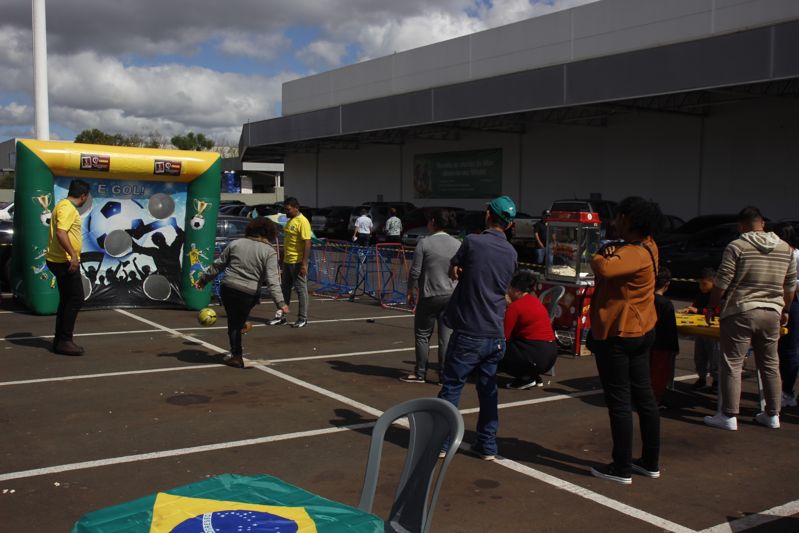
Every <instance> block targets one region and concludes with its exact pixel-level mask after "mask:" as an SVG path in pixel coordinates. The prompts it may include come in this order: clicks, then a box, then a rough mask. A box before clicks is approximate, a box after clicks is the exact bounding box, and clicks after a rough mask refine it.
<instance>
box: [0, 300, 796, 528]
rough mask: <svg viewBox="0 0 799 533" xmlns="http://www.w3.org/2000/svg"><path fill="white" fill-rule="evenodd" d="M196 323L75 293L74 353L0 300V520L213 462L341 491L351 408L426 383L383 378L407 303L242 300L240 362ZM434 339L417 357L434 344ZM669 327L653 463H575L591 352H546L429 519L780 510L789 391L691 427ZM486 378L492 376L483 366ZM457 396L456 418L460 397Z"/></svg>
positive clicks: (736, 524)
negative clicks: (279, 312) (291, 317)
mask: <svg viewBox="0 0 799 533" xmlns="http://www.w3.org/2000/svg"><path fill="white" fill-rule="evenodd" d="M217 309H218V311H219V313H220V320H219V322H218V323H217V325H216V326H214V327H212V328H202V327H200V326H198V324H197V322H196V314H195V313H193V312H189V311H176V310H143V309H133V310H106V311H86V312H83V313H81V315H80V317H79V319H78V326H77V331H78V332H79V334H80V336H79V337H78V338H77V339H76V341H77V342H78V343H79V344H82V345H83V346H84V347H85V348H86V354H85V355H84V356H83V357H62V356H57V355H54V354H53V353H52V352H50V351H49V344H50V342H49V339H48V338H47V336H48V335H50V334H51V330H52V325H53V318H52V317H39V316H32V315H29V314H26V313H24V312H22V311H21V310H20V309H19V308H18V307H17V305H16V304H15V302H13V301H11V300H10V299H9V298H8V297H6V300H5V302H4V303H3V304H2V305H0V353H2V359H1V360H0V428H2V435H3V437H2V439H0V457H1V458H2V461H1V462H0V465H2V466H0V516H2V521H3V525H2V527H1V528H0V529H1V530H2V531H8V532H29V531H30V532H39V531H42V532H43V531H53V532H55V531H68V530H69V529H70V527H71V526H72V524H73V523H74V522H75V521H76V520H77V519H78V518H79V517H80V516H81V515H83V514H84V513H87V512H90V511H92V510H96V509H99V508H103V507H107V506H111V505H115V504H118V503H122V502H125V501H129V500H132V499H135V498H138V497H141V496H144V495H147V494H151V493H154V492H157V491H159V490H164V489H168V488H171V487H175V486H179V485H183V484H187V483H192V482H195V481H199V480H202V479H205V478H206V477H209V476H214V475H218V474H222V473H238V474H245V475H255V474H261V473H265V474H271V475H274V476H277V477H279V478H281V479H283V480H285V481H287V482H289V483H293V484H295V485H298V486H300V487H303V488H305V489H307V490H310V491H312V492H315V493H317V494H319V495H321V496H324V497H327V498H331V499H335V500H338V501H341V502H343V503H346V504H350V505H357V503H358V499H359V496H360V490H361V483H362V480H363V473H364V465H365V460H366V455H367V448H368V444H369V435H370V427H371V423H372V422H373V421H374V420H375V418H376V417H377V416H379V414H380V413H381V412H382V411H383V410H385V409H387V408H388V407H390V406H392V405H394V404H396V403H398V402H400V401H403V400H406V399H410V398H414V397H421V396H433V395H435V394H436V393H437V390H438V389H437V387H436V386H435V385H433V384H406V383H402V382H400V381H399V380H398V379H397V378H398V377H400V376H401V375H403V374H405V373H407V372H408V371H409V370H410V369H411V367H412V364H413V363H412V361H413V330H412V318H411V315H410V314H408V313H404V312H402V311H396V310H389V309H382V308H381V307H379V306H378V305H376V304H375V303H374V302H373V301H371V300H358V301H356V302H352V303H350V302H344V301H329V300H328V301H324V300H322V299H314V300H313V301H312V307H311V324H310V325H309V326H308V327H307V328H304V329H299V330H295V329H291V328H288V327H284V326H278V327H269V326H265V325H264V322H265V321H266V320H267V319H268V318H269V317H270V316H271V314H272V310H273V308H272V306H271V305H270V304H266V303H265V304H263V305H260V306H259V307H257V308H256V310H255V313H254V319H253V321H254V323H255V326H256V327H255V328H254V329H253V330H252V332H250V333H249V334H248V335H247V336H246V337H245V340H244V343H245V357H247V358H248V359H249V360H250V362H249V365H248V368H246V369H244V370H239V369H234V368H229V367H226V366H224V365H222V364H220V358H219V355H218V354H219V353H220V352H224V350H225V349H226V346H227V337H226V333H225V329H224V328H225V317H224V311H223V310H221V309H219V308H217ZM434 359H435V358H434ZM692 366H693V365H692V346H691V344H690V342H689V341H687V340H685V341H683V342H682V353H681V354H680V356H679V358H678V372H677V375H678V378H677V382H676V390H674V391H671V392H670V393H669V396H668V397H667V401H668V402H669V404H670V405H671V409H668V410H666V411H664V412H663V422H662V424H663V427H662V435H663V443H662V463H661V470H662V473H663V475H662V476H661V478H660V479H655V480H652V479H647V478H643V477H640V476H636V477H635V478H634V480H633V484H632V485H631V486H626V487H625V486H619V485H616V484H613V483H609V482H606V481H602V480H598V479H595V478H593V477H591V475H590V473H589V469H590V467H591V466H592V465H596V464H600V463H605V462H607V461H608V460H609V457H610V431H609V425H608V419H607V412H606V410H605V408H604V405H603V402H602V397H601V391H600V389H599V381H598V379H597V377H596V369H595V366H594V362H593V359H592V358H591V357H583V358H571V357H567V356H564V357H561V358H560V360H559V361H558V363H557V366H556V374H555V376H552V377H550V378H549V383H547V385H546V386H545V387H543V388H537V389H533V390H528V391H511V390H504V389H503V390H500V396H499V399H500V404H501V411H500V429H499V451H500V455H501V458H499V459H498V460H497V461H496V462H485V461H481V460H480V459H478V458H476V457H473V456H470V455H468V454H465V453H459V454H458V455H457V456H456V457H455V460H454V461H453V463H452V465H451V467H450V469H449V471H448V473H447V478H446V480H445V482H444V487H443V490H442V493H441V496H440V498H439V504H438V507H437V509H436V512H435V517H434V521H433V530H434V531H442V532H443V531H447V532H449V531H452V532H462V531H481V532H484V531H534V530H537V531H614V532H628V531H629V532H640V531H663V530H666V531H681V532H687V531H712V532H721V531H744V530H750V531H769V532H772V531H779V532H781V531H785V532H789V531H791V532H793V531H797V530H799V485H797V483H796V472H797V466H796V465H797V460H796V458H797V457H799V411H797V410H796V409H793V410H787V411H784V412H783V416H782V428H781V429H779V430H769V429H766V428H763V427H760V426H758V425H756V424H755V423H754V422H752V421H751V417H752V416H753V415H754V414H755V412H756V410H757V390H756V382H755V379H754V378H753V377H751V376H750V377H749V378H747V379H746V381H745V386H744V401H743V413H742V416H741V418H740V428H739V431H738V432H724V431H720V430H715V429H710V428H707V427H705V426H704V425H703V424H702V417H703V416H704V415H707V414H712V412H713V411H714V408H715V397H714V395H713V394H711V393H707V392H705V393H695V392H692V391H691V390H690V388H689V385H690V383H692V381H693V379H692V378H693V375H692V372H693V371H692ZM502 379H503V382H504V380H506V379H507V378H502ZM473 389H474V388H473V387H472V386H467V388H466V390H465V391H464V396H463V399H462V403H461V409H462V412H463V414H464V418H465V421H466V428H467V432H466V435H465V437H464V440H465V441H467V442H471V441H472V440H473V438H474V433H473V430H474V426H475V423H476V416H477V415H476V411H477V409H476V408H477V397H476V394H475V393H474V390H473ZM393 433H394V435H393V438H392V439H391V441H392V442H391V443H389V444H387V445H386V450H385V454H384V459H383V470H382V472H383V474H382V476H381V485H380V486H379V488H378V498H377V500H376V508H375V512H376V513H377V514H379V515H384V516H385V515H386V514H387V512H388V508H389V506H390V499H391V497H392V495H393V489H394V486H393V484H392V483H396V481H397V477H398V472H399V469H400V467H401V461H402V459H403V442H404V438H405V433H404V430H402V429H399V428H398V429H395V430H393Z"/></svg>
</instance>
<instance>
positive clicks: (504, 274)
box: [438, 196, 516, 461]
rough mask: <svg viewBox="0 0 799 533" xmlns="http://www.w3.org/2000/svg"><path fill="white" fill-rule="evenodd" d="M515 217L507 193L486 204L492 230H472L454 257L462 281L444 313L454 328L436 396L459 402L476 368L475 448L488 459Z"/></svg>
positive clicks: (493, 442)
mask: <svg viewBox="0 0 799 533" xmlns="http://www.w3.org/2000/svg"><path fill="white" fill-rule="evenodd" d="M515 216H516V205H515V204H514V203H513V200H511V199H510V198H509V197H507V196H500V197H499V198H494V199H493V200H491V202H489V203H488V206H487V209H486V227H487V228H488V229H486V230H485V231H483V232H482V233H480V234H478V235H468V236H467V237H466V238H465V239H464V240H463V244H462V245H461V247H460V248H459V249H458V252H457V253H456V254H455V256H454V257H453V258H452V260H451V261H450V270H449V274H450V277H451V278H452V279H454V280H458V286H457V287H456V288H455V292H453V293H452V298H450V301H449V305H448V306H447V310H446V313H445V315H444V322H445V323H446V324H447V326H449V327H450V329H452V330H453V332H452V336H451V337H450V341H449V346H448V348H447V354H446V358H445V361H444V374H443V377H442V382H443V385H442V387H441V391H440V392H439V393H438V397H439V398H441V399H444V400H447V401H448V402H450V403H452V404H453V405H454V406H455V407H457V406H458V402H459V401H460V397H461V391H462V390H463V385H464V384H465V383H466V378H467V377H468V376H469V374H471V373H472V372H473V371H475V370H476V371H477V376H478V377H477V396H478V398H479V400H480V414H479V416H478V419H477V442H476V443H475V444H473V445H472V451H474V452H475V453H476V454H478V455H479V456H480V457H481V458H483V459H485V460H488V461H493V460H494V459H495V457H496V454H497V426H498V425H499V417H498V414H497V381H496V378H497V363H499V360H500V359H502V356H503V355H504V353H505V334H504V328H503V321H504V318H505V306H506V302H505V293H506V292H507V290H508V285H509V284H510V280H511V277H513V272H514V271H515V270H516V250H514V249H513V246H511V245H510V243H509V242H508V239H507V238H506V237H505V230H507V229H508V228H509V227H510V225H511V223H512V222H513V218H514V217H515Z"/></svg>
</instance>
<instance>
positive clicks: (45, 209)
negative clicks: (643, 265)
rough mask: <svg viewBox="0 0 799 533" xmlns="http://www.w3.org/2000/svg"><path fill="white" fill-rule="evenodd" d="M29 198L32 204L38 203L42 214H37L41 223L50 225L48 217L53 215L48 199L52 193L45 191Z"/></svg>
mask: <svg viewBox="0 0 799 533" xmlns="http://www.w3.org/2000/svg"><path fill="white" fill-rule="evenodd" d="M31 199H32V200H33V203H34V204H38V205H40V206H41V208H42V214H41V215H39V220H41V222H42V225H44V226H47V227H50V219H51V218H52V217H53V214H52V213H51V212H50V200H51V199H52V195H51V194H50V193H47V194H42V195H40V196H34V197H33V198H31Z"/></svg>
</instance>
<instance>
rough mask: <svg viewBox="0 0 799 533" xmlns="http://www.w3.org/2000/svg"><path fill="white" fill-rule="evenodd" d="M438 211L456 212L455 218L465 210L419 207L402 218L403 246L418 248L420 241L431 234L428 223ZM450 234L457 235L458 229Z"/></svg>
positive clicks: (460, 208)
mask: <svg viewBox="0 0 799 533" xmlns="http://www.w3.org/2000/svg"><path fill="white" fill-rule="evenodd" d="M436 209H450V210H452V211H454V212H455V216H459V215H460V213H462V212H464V211H465V209H463V208H462V207H446V206H427V207H419V208H417V209H414V210H412V211H409V212H408V213H407V214H406V215H405V216H404V217H401V218H402V244H404V245H405V246H416V244H417V243H418V242H419V239H422V238H424V237H426V236H427V235H428V234H429V232H428V231H427V221H428V220H430V215H431V213H432V212H433V211H434V210H436ZM449 233H450V234H451V235H457V234H458V230H457V228H452V229H451V230H450V231H449Z"/></svg>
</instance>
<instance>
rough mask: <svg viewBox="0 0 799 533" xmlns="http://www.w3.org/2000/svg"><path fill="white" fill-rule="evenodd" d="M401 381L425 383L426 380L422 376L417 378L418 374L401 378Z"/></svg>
mask: <svg viewBox="0 0 799 533" xmlns="http://www.w3.org/2000/svg"><path fill="white" fill-rule="evenodd" d="M399 379H400V381H404V382H405V383H424V382H425V380H424V378H423V377H422V376H417V375H416V374H408V375H407V376H402V377H401V378H399Z"/></svg>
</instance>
